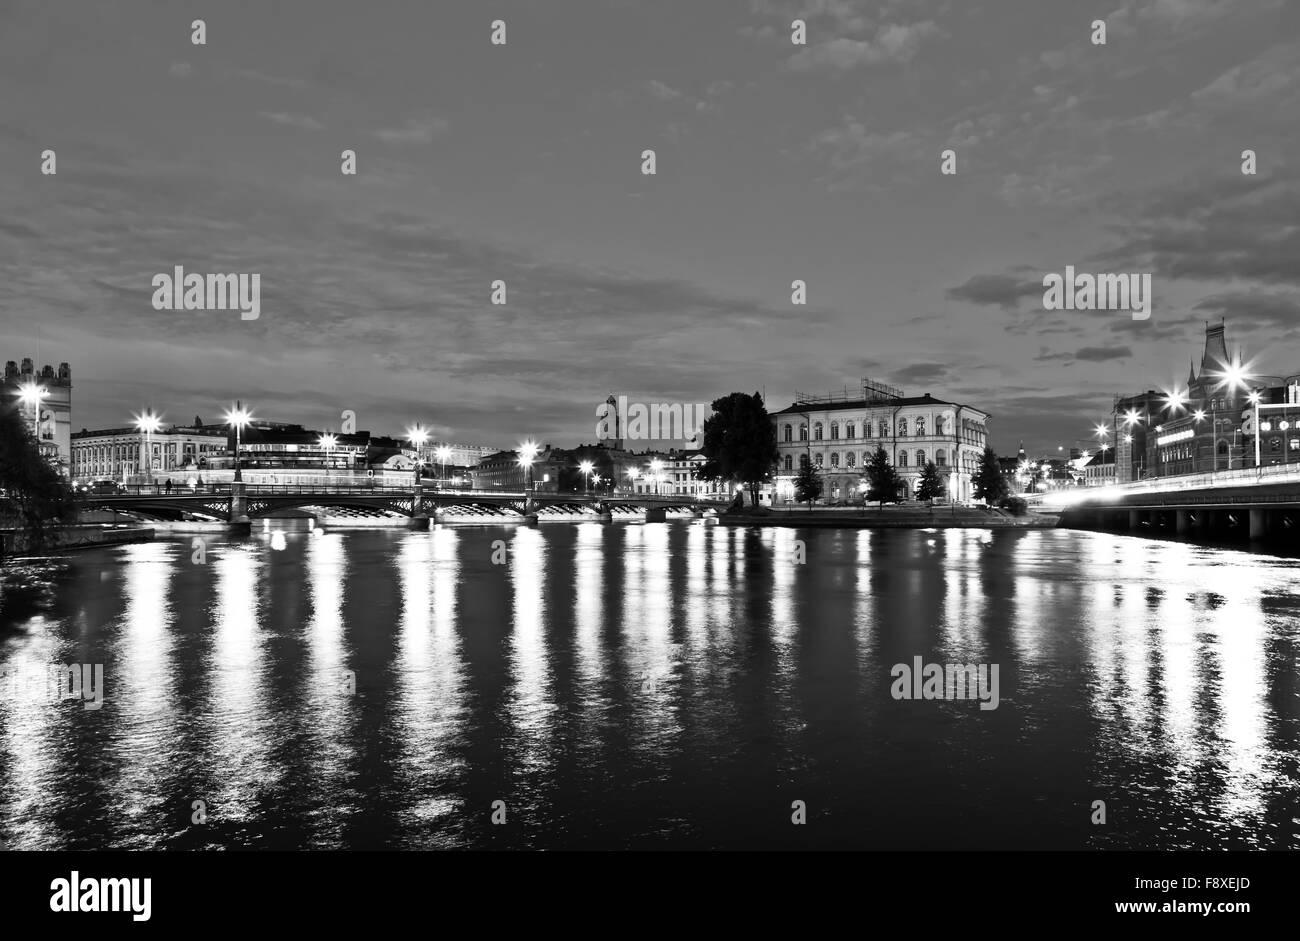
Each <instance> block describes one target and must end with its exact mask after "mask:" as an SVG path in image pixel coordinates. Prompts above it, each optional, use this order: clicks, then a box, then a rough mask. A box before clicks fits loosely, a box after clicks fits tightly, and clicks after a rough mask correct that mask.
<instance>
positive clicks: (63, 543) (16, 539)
mask: <svg viewBox="0 0 1300 941" xmlns="http://www.w3.org/2000/svg"><path fill="white" fill-rule="evenodd" d="M153 538H154V531H153V529H152V528H151V527H148V526H116V527H113V526H64V527H62V528H60V529H57V530H55V531H54V532H53V533H52V534H51V537H50V542H49V544H48V545H46V546H44V547H42V548H40V549H33V548H32V546H31V542H30V540H29V539H28V538H27V534H26V533H24V532H22V531H21V530H13V529H7V530H0V561H4V560H7V559H12V558H16V557H19V556H24V555H30V554H32V553H34V552H36V553H46V552H67V551H71V550H74V549H96V548H99V547H101V546H117V545H124V544H126V543H131V542H149V541H151V540H152V539H153Z"/></svg>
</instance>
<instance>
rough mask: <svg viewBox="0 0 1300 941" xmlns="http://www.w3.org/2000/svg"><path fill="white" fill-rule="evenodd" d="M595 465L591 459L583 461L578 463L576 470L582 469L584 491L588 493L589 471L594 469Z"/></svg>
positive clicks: (589, 490)
mask: <svg viewBox="0 0 1300 941" xmlns="http://www.w3.org/2000/svg"><path fill="white" fill-rule="evenodd" d="M595 467H596V465H595V464H593V463H592V462H591V461H583V462H582V463H581V464H579V465H578V470H580V471H582V476H583V480H584V484H585V486H584V492H585V493H587V494H588V495H590V494H591V472H592V470H594V469H595Z"/></svg>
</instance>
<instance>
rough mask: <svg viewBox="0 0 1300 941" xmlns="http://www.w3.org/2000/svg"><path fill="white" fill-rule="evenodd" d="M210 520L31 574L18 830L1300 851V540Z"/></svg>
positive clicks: (53, 836)
mask: <svg viewBox="0 0 1300 941" xmlns="http://www.w3.org/2000/svg"><path fill="white" fill-rule="evenodd" d="M203 538H204V539H205V543H204V544H199V543H197V542H194V541H192V540H191V537H185V538H183V539H180V538H177V539H172V540H162V541H158V542H154V543H145V544H137V545H130V546H121V547H116V548H106V549H98V550H93V551H87V552H82V553H77V554H73V555H68V556H64V557H59V558H51V559H46V560H41V561H38V562H34V563H27V564H24V565H22V566H20V567H18V568H12V569H11V570H10V571H9V572H8V574H7V576H6V577H7V579H8V583H9V584H10V585H11V589H12V586H19V588H17V589H12V590H11V591H10V592H9V594H8V595H7V596H6V599H5V606H4V608H3V609H0V681H3V682H0V846H5V847H8V848H18V849H28V848H60V849H62V848H75V849H94V848H176V849H198V848H216V847H225V848H243V847H251V848H336V847H337V848H382V847H399V848H442V847H447V848H451V847H480V848H484V847H533V848H615V847H637V848H795V847H815V848H870V849H937V848H961V849H964V848H1053V849H1076V848H1107V849H1119V848H1133V849H1137V848H1144V849H1145V848H1159V849H1166V848H1214V849H1225V848H1283V847H1288V848H1297V847H1300V836H1298V834H1300V770H1298V757H1297V756H1298V755H1300V682H1298V680H1297V663H1298V659H1297V658H1298V654H1300V561H1297V560H1293V559H1284V558H1277V557H1272V556H1264V555H1254V554H1249V553H1246V552H1238V551H1231V550H1224V549H1209V548H1201V547H1197V546H1194V545H1190V544H1187V543H1179V542H1166V541H1152V540H1146V539H1142V538H1134V537H1129V536H1121V535H1115V534H1107V533H1086V532H1072V531H1065V530H1038V531H1012V530H1003V531H994V532H989V531H981V530H942V531H923V530H874V531H873V530H831V529H815V530H806V531H805V530H797V529H757V528H755V529H743V528H731V527H724V526H718V525H716V524H715V523H713V522H712V521H674V522H669V523H658V524H644V525H642V524H638V523H629V524H621V523H619V524H601V523H580V524H573V523H553V524H547V523H543V524H542V525H541V526H540V527H533V528H530V527H525V526H512V525H500V526H463V527H456V526H452V527H435V528H434V529H433V530H432V531H429V532H424V533H416V532H408V531H405V530H358V531H347V532H330V533H324V534H318V533H312V532H308V531H305V530H302V529H297V530H289V531H287V532H285V531H275V532H268V531H261V530H257V531H255V533H254V534H253V535H252V536H249V537H245V538H243V539H234V540H231V539H227V538H226V537H223V536H222V537H218V536H207V537H203ZM917 657H919V658H921V660H922V662H924V663H926V664H929V663H937V664H941V665H942V664H955V663H970V664H985V665H996V666H997V667H998V676H999V689H998V694H999V695H998V702H997V707H996V708H992V709H988V708H980V706H981V702H980V701H978V700H974V699H964V700H963V699H897V698H894V695H893V692H891V690H894V691H896V690H897V686H898V684H896V683H895V681H894V678H893V676H892V675H891V668H892V667H893V666H894V665H895V664H908V665H911V664H914V663H916V662H917V661H916V660H915V658H917ZM52 664H74V665H76V664H80V665H85V673H86V675H87V683H86V685H85V687H83V689H82V690H81V698H71V699H59V698H52V697H51V694H50V693H49V690H48V688H47V686H46V678H47V676H48V672H49V668H50V665H52ZM95 665H101V666H102V670H103V673H102V676H103V679H102V689H100V688H99V687H98V686H96V689H95V693H94V695H93V696H92V694H91V692H90V690H89V687H90V685H91V683H90V679H91V676H93V671H94V666H95ZM100 693H102V699H101V700H100V701H99V702H98V703H97V702H96V701H95V697H97V696H99V695H100ZM985 705H987V702H986V703H985ZM96 706H98V708H96ZM796 802H801V803H796ZM1096 802H1102V803H1103V804H1104V808H1103V807H1102V805H1099V804H1097V803H1096ZM1103 813H1104V822H1102V814H1103ZM799 817H802V818H803V819H805V820H806V823H804V824H802V825H797V824H796V823H795V822H794V820H795V819H796V818H799ZM494 818H495V819H496V820H497V821H498V822H494Z"/></svg>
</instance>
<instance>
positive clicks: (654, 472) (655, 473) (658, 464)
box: [650, 458, 664, 496]
mask: <svg viewBox="0 0 1300 941" xmlns="http://www.w3.org/2000/svg"><path fill="white" fill-rule="evenodd" d="M663 469H664V462H663V461H661V460H659V458H655V459H654V460H652V461H651V462H650V476H651V477H653V478H654V482H655V496H658V495H659V480H660V478H661V476H662V475H661V472H662V471H663Z"/></svg>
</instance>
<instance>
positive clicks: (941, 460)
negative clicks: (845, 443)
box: [785, 448, 948, 471]
mask: <svg viewBox="0 0 1300 941" xmlns="http://www.w3.org/2000/svg"><path fill="white" fill-rule="evenodd" d="M885 456H886V457H888V452H886V455H885ZM915 456H916V466H917V467H924V466H925V463H926V456H925V449H924V448H917V450H916V455H915ZM812 460H813V466H814V467H825V466H826V456H825V455H824V454H821V453H818V454H814V455H813V458H812ZM870 460H871V454H870V453H869V452H863V454H862V463H863V465H864V466H865V465H866V464H867V463H868V462H869V461H870ZM857 462H858V456H857V453H856V452H854V451H846V452H845V454H844V466H845V467H855V466H857ZM907 462H908V452H906V451H899V452H898V466H899V467H907V466H908V463H907ZM934 463H935V464H936V465H937V466H939V467H947V466H948V452H947V451H945V450H944V449H943V448H939V449H938V450H937V451H935V452H934ZM799 465H800V466H801V467H806V466H807V465H808V455H807V454H800V455H799ZM830 466H831V467H832V468H838V467H839V466H840V454H839V452H838V451H832V452H831V453H830ZM785 469H786V470H788V471H789V470H793V469H794V458H793V456H792V455H789V454H787V455H786V456H785Z"/></svg>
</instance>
